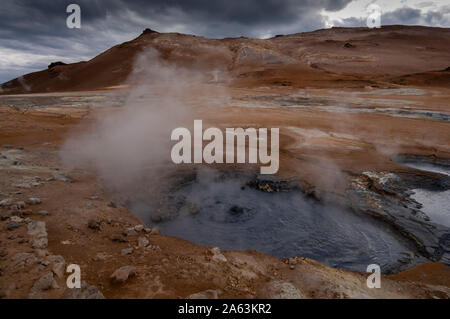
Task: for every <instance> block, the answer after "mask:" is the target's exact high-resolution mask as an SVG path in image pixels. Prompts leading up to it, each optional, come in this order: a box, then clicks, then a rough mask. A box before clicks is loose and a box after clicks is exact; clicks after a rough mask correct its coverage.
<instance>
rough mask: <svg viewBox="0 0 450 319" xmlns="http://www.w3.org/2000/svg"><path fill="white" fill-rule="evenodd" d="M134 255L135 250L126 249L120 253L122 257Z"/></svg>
mask: <svg viewBox="0 0 450 319" xmlns="http://www.w3.org/2000/svg"><path fill="white" fill-rule="evenodd" d="M132 253H133V248H125V249H122V251H121V252H120V254H121V255H122V256H125V255H130V254H132Z"/></svg>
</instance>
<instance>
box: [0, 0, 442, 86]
mask: <svg viewBox="0 0 450 319" xmlns="http://www.w3.org/2000/svg"><path fill="white" fill-rule="evenodd" d="M351 1H352V0H236V1H234V0H214V1H212V0H147V1H145V0H67V1H66V0H39V1H37V0H2V2H1V5H0V82H3V81H6V80H9V79H11V78H14V77H16V76H19V75H21V74H23V73H24V72H31V71H36V70H39V69H42V68H45V67H46V65H47V64H48V63H49V62H52V61H54V60H55V59H56V60H63V61H64V62H74V61H79V60H82V59H90V58H92V57H93V56H95V55H97V54H99V53H101V52H102V51H104V50H106V49H108V48H110V47H111V46H113V45H115V44H118V43H121V42H124V41H127V40H130V39H132V38H134V37H136V36H138V35H139V34H140V33H141V32H142V30H143V29H145V28H151V29H154V30H157V31H160V32H181V33H190V34H195V35H201V36H207V37H214V38H222V37H231V36H241V35H243V36H248V37H267V36H273V35H275V34H286V33H295V32H303V31H311V30H315V29H319V28H323V27H325V25H326V24H325V22H326V21H325V18H324V17H323V16H322V15H321V14H320V13H321V12H322V11H323V10H326V11H338V10H341V9H343V8H345V7H346V6H347V4H348V3H349V2H351ZM70 3H76V4H79V5H80V7H81V24H82V28H81V29H68V28H67V27H66V18H67V15H68V14H67V13H66V7H67V5H69V4H70ZM397 11H398V10H397ZM418 15H419V16H420V11H417V10H416V11H414V10H413V11H411V10H406V11H399V12H395V14H394V12H393V13H392V15H386V19H387V21H393V22H394V21H395V23H403V22H402V21H403V20H404V21H407V22H408V23H409V22H411V23H413V22H414V21H416V20H417V19H418ZM426 19H428V20H427V21H429V23H437V22H436V21H438V20H439V21H440V20H443V19H445V17H444V16H443V15H442V16H439V15H438V14H436V15H429V16H428V17H427V18H426ZM344 23H348V24H349V25H352V26H359V25H360V24H361V19H355V20H354V21H352V20H348V21H344ZM383 23H384V22H383ZM355 24H356V25H355Z"/></svg>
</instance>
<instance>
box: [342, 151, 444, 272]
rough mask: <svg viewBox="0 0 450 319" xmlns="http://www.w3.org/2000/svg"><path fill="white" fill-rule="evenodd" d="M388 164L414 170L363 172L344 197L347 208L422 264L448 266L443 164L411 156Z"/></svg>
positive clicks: (438, 161)
mask: <svg viewBox="0 0 450 319" xmlns="http://www.w3.org/2000/svg"><path fill="white" fill-rule="evenodd" d="M392 160H394V161H396V162H399V163H402V164H404V165H406V166H408V167H411V168H413V169H414V170H410V171H405V172H399V173H396V174H393V173H389V172H364V173H363V174H362V175H361V176H359V177H357V178H355V179H354V181H353V183H352V187H351V189H349V191H348V197H349V199H350V201H351V205H352V207H353V208H354V210H355V211H358V212H360V213H362V214H367V215H371V216H374V217H376V218H378V219H380V220H383V221H384V222H386V223H388V224H390V225H392V226H393V227H394V228H395V229H397V231H398V232H399V233H401V234H402V235H403V236H404V237H405V238H409V239H410V240H411V241H412V242H413V243H414V244H415V246H416V247H417V248H418V250H419V252H420V254H421V255H422V256H423V257H425V258H427V260H428V261H440V262H442V263H444V264H447V265H449V264H450V225H449V224H450V223H449V222H450V220H449V219H450V214H449V210H448V208H449V205H450V203H449V202H450V196H449V191H450V176H449V175H448V172H449V171H448V168H449V167H450V165H448V164H449V160H448V159H442V158H436V157H434V156H428V157H427V156H417V155H400V156H395V157H393V158H392ZM445 172H447V174H446V173H445Z"/></svg>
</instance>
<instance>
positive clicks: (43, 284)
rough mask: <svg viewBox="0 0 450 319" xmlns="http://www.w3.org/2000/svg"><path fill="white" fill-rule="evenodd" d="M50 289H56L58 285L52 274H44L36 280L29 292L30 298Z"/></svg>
mask: <svg viewBox="0 0 450 319" xmlns="http://www.w3.org/2000/svg"><path fill="white" fill-rule="evenodd" d="M52 288H58V284H57V283H56V281H55V279H54V278H53V273H52V272H49V273H46V274H45V275H44V276H42V277H41V278H39V279H38V280H36V282H35V283H34V285H33V287H32V288H31V290H30V297H34V296H35V295H36V294H38V293H39V292H41V291H46V290H50V289H52Z"/></svg>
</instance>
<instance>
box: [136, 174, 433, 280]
mask: <svg viewBox="0 0 450 319" xmlns="http://www.w3.org/2000/svg"><path fill="white" fill-rule="evenodd" d="M176 185H177V186H175V187H174V188H173V189H172V190H171V191H170V192H169V195H168V196H167V198H166V199H165V200H164V201H160V202H159V203H158V204H157V205H155V201H152V200H148V201H146V200H138V201H133V202H131V203H129V205H127V206H128V208H129V209H130V210H131V211H132V212H134V213H135V214H136V215H137V216H138V217H139V218H141V220H143V221H144V222H146V223H147V224H151V225H158V227H160V229H161V230H162V232H163V233H164V234H166V235H169V236H175V237H180V238H183V239H186V240H189V241H191V242H194V243H197V244H200V245H206V246H218V247H220V248H222V249H228V250H246V249H255V250H258V251H262V252H265V253H268V254H271V255H274V256H276V257H279V258H285V257H293V256H301V257H309V258H313V259H315V260H318V261H320V262H322V263H324V264H327V265H330V266H333V267H338V268H343V269H350V270H358V271H366V269H367V266H368V265H369V264H379V265H380V266H381V269H382V272H383V273H392V272H397V271H400V270H402V269H405V268H408V267H411V266H413V265H415V264H417V262H420V261H425V259H424V258H423V257H422V256H420V254H419V253H418V249H417V247H416V246H415V245H414V244H413V243H412V242H411V240H410V239H409V238H405V236H403V235H401V234H400V233H399V232H398V231H396V229H395V228H394V227H392V225H390V224H389V223H385V221H382V220H379V219H377V218H374V217H373V216H369V215H367V214H361V213H360V212H357V211H353V210H352V209H350V208H343V207H339V206H337V205H332V204H325V203H321V202H320V201H318V200H317V199H315V198H312V197H309V196H307V195H305V194H304V193H303V192H302V191H301V189H299V187H298V186H297V185H296V184H295V183H292V182H283V181H274V180H264V179H262V178H261V179H258V177H255V176H252V175H250V174H247V175H246V174H237V173H235V172H234V173H233V172H228V171H227V172H224V171H218V170H215V169H202V170H199V171H197V173H196V174H193V175H190V176H188V177H187V178H185V179H184V180H183V182H182V183H178V182H177V183H176Z"/></svg>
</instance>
